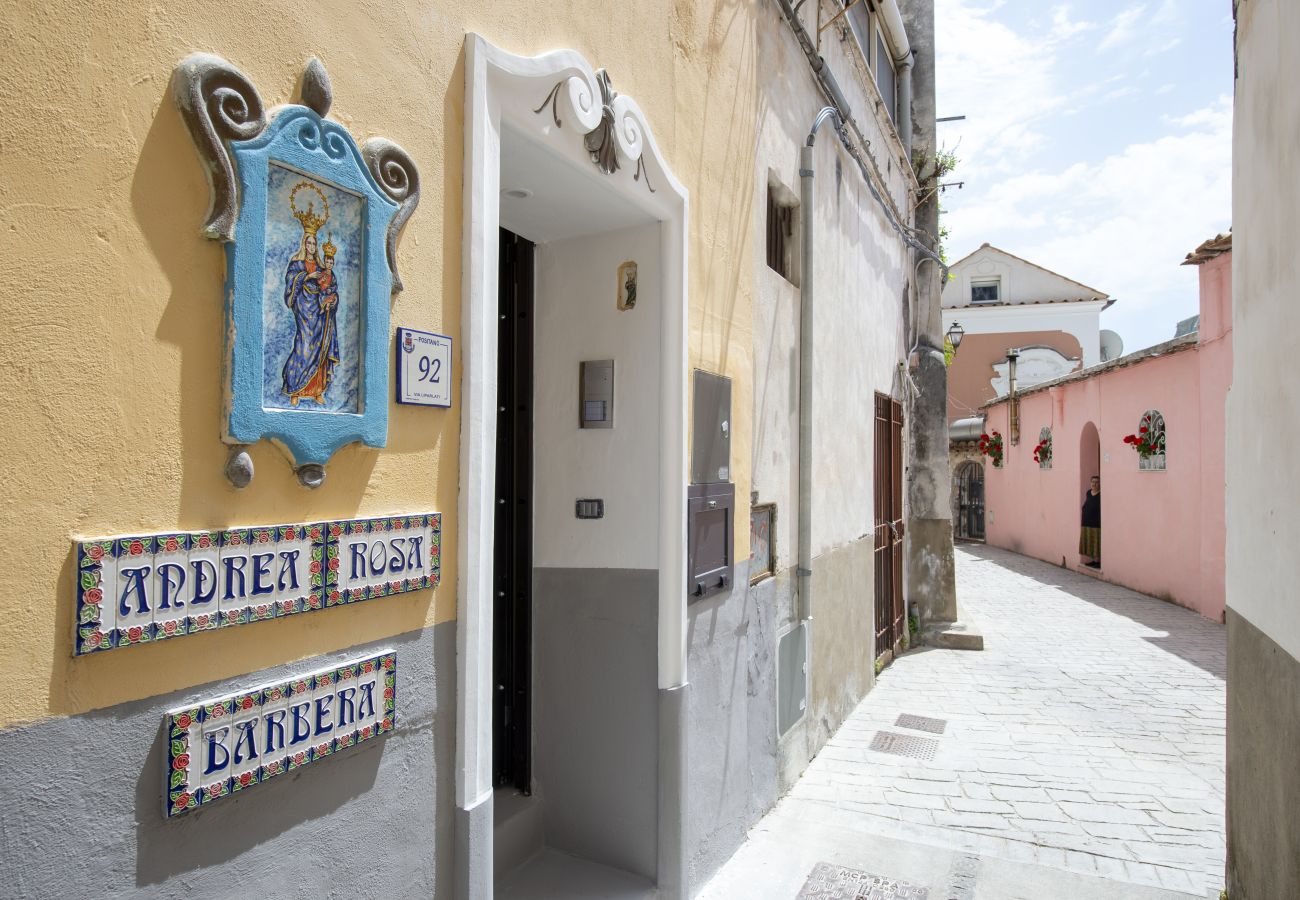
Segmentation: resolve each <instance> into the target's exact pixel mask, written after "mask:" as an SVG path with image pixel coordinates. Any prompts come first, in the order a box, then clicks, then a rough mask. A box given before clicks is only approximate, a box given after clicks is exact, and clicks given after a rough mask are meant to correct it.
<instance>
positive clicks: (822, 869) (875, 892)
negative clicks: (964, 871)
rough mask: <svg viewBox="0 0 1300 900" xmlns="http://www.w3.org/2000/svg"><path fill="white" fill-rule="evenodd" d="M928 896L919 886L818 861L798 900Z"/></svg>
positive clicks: (896, 899) (921, 898) (919, 899)
mask: <svg viewBox="0 0 1300 900" xmlns="http://www.w3.org/2000/svg"><path fill="white" fill-rule="evenodd" d="M929 896H930V891H929V890H928V889H927V888H923V887H920V886H919V885H915V884H911V883H909V882H906V881H899V880H897V879H895V878H886V877H885V876H883V875H873V874H872V873H870V872H861V871H858V870H857V869H846V868H845V867H844V866H833V865H831V864H830V863H824V862H819V863H818V864H817V865H815V866H813V870H812V874H811V875H809V876H808V880H807V881H805V882H804V884H803V890H801V891H799V897H798V900H929Z"/></svg>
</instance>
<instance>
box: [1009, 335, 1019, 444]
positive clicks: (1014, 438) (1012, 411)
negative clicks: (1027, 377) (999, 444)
mask: <svg viewBox="0 0 1300 900" xmlns="http://www.w3.org/2000/svg"><path fill="white" fill-rule="evenodd" d="M1018 359H1020V350H1019V348H1015V347H1013V348H1012V349H1010V350H1008V351H1007V383H1008V390H1007V426H1008V427H1007V430H1008V431H1010V432H1011V446H1013V447H1014V446H1015V445H1016V444H1019V443H1020V405H1019V403H1017V401H1016V360H1018Z"/></svg>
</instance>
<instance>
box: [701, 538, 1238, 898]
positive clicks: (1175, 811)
mask: <svg viewBox="0 0 1300 900" xmlns="http://www.w3.org/2000/svg"><path fill="white" fill-rule="evenodd" d="M957 581H958V598H959V603H960V607H961V616H962V619H963V620H964V621H966V622H968V623H969V624H970V625H971V626H973V628H974V629H975V630H978V631H980V632H981V633H982V634H983V635H984V639H985V648H986V649H985V650H984V651H983V652H971V651H957V650H937V649H928V648H923V649H920V650H917V651H914V652H912V653H908V654H905V655H903V656H902V657H901V658H900V659H898V660H897V661H896V662H895V663H894V664H893V665H892V666H891V667H890V668H888V669H886V670H885V671H884V672H883V673H882V674H881V676H880V678H879V680H878V682H877V684H876V687H875V688H874V689H873V690H872V692H871V693H870V694H869V695H868V696H867V697H866V698H865V699H864V700H863V702H862V703H861V704H860V705H859V707H858V708H857V710H856V711H855V712H854V713H853V715H852V716H851V717H850V718H849V719H848V721H846V722H845V723H844V725H843V726H842V727H841V729H840V731H839V732H838V733H837V734H836V735H835V737H834V738H833V739H832V740H831V741H830V742H829V743H828V744H827V745H826V747H825V748H823V750H822V752H821V753H820V754H819V755H818V756H817V758H816V759H815V760H814V761H813V762H812V763H811V764H810V765H809V767H808V769H807V771H806V772H805V773H804V775H803V777H802V778H801V779H800V780H799V782H798V783H797V784H796V785H795V787H794V788H792V790H791V791H790V793H789V794H788V795H787V796H786V797H785V798H784V799H783V800H782V801H781V803H780V804H779V805H778V807H777V809H776V810H774V811H773V813H772V814H771V816H769V818H771V819H774V821H778V822H781V823H783V824H779V825H773V826H770V827H769V828H768V830H769V831H770V830H771V829H772V828H776V829H778V830H780V829H785V830H787V831H788V830H790V829H792V828H793V829H798V827H799V825H798V823H800V822H805V823H808V824H809V825H814V824H815V825H816V826H817V827H835V826H843V827H845V828H851V829H853V830H854V831H856V832H857V833H859V834H861V833H863V832H868V833H874V834H877V835H880V836H882V837H887V838H890V839H893V840H897V841H906V842H913V843H916V844H924V845H928V846H931V847H935V848H945V849H947V850H950V851H953V852H959V853H964V854H968V855H971V856H976V857H979V858H981V859H986V858H989V859H998V860H1005V861H1013V862H1018V863H1024V864H1027V865H1031V866H1041V867H1046V868H1049V869H1053V870H1058V871H1059V870H1067V871H1070V872H1075V873H1080V874H1084V875H1091V876H1100V877H1101V878H1104V879H1108V880H1113V881H1115V882H1124V883H1126V884H1127V885H1131V886H1137V885H1147V886H1152V887H1159V888H1164V889H1167V890H1173V891H1181V892H1186V893H1190V894H1194V895H1195V896H1199V897H1206V896H1215V897H1217V896H1218V890H1219V888H1220V887H1222V885H1223V881H1224V879H1223V870H1224V857H1225V845H1224V836H1223V835H1224V820H1223V816H1224V813H1223V810H1224V774H1223V772H1224V702H1225V692H1224V673H1225V666H1226V645H1225V640H1224V637H1225V635H1224V629H1223V626H1221V625H1219V624H1216V623H1213V622H1210V621H1208V620H1206V619H1203V618H1201V617H1200V616H1198V615H1197V614H1195V613H1193V612H1190V611H1188V610H1185V609H1182V608H1180V607H1177V606H1173V605H1170V604H1167V603H1164V602H1162V601H1160V600H1156V599H1153V598H1150V597H1146V596H1144V595H1141V594H1137V593H1134V592H1132V591H1129V590H1126V589H1124V588H1120V587H1117V586H1115V585H1111V584H1107V583H1105V582H1102V581H1099V580H1096V579H1093V578H1090V577H1088V576H1085V575H1080V574H1078V573H1074V572H1069V571H1067V570H1064V569H1061V568H1058V567H1056V566H1052V565H1049V564H1047V563H1043V562H1040V561H1038V560H1033V559H1029V558H1027V557H1023V556H1019V555H1016V554H1013V553H1009V552H1006V551H1001V550H997V549H994V548H988V547H984V546H980V545H959V548H958V551H957ZM814 627H815V625H814ZM901 714H910V715H918V716H925V717H931V718H935V719H941V720H943V721H944V723H945V724H944V726H943V731H942V733H938V734H936V733H930V732H926V731H924V730H921V729H918V728H915V727H913V728H907V727H901V726H900V725H898V724H897V720H898V717H899V716H900V715H901ZM912 724H913V725H918V724H922V723H917V722H913V723H912ZM881 733H886V734H893V735H905V736H907V737H909V738H916V739H920V740H919V741H909V742H907V743H912V744H916V745H918V746H919V747H920V750H921V752H922V753H923V754H924V755H930V754H932V755H930V758H914V757H909V756H900V755H894V754H891V753H886V752H880V750H879V749H872V747H873V741H874V742H875V746H876V747H880V746H881V743H880V741H881V740H882V739H881V738H879V737H878V735H879V734H881ZM927 740H928V741H930V742H932V743H926V741H927ZM914 749H915V748H914ZM762 831H764V823H760V825H759V826H757V827H756V828H755V830H754V833H752V835H751V843H754V842H755V841H756V840H757V839H758V837H757V835H758V834H759V833H760V832H762ZM771 836H772V837H774V838H775V839H776V840H777V842H778V845H779V841H780V836H779V834H773V835H771ZM747 849H748V847H747V848H742V850H741V851H740V852H739V853H738V854H737V858H736V859H735V860H733V862H736V861H737V860H739V861H740V864H741V865H743V864H744V860H743V859H742V856H743V854H745V852H746V850H747ZM769 856H770V854H769ZM728 866H729V867H730V866H731V864H728ZM877 871H879V869H877ZM725 873H726V869H724V873H723V874H725ZM733 874H734V873H733ZM884 874H888V875H891V877H901V876H900V875H899V874H898V873H884ZM975 877H976V879H977V878H978V873H976V876H975ZM715 880H719V881H720V882H726V881H727V880H728V879H727V878H720V879H715ZM931 883H933V882H931ZM710 887H712V885H711V886H710ZM1061 890H1064V889H1063V888H1061ZM706 896H719V897H721V896H730V894H728V893H726V892H725V891H722V892H718V893H716V895H710V894H708V893H706ZM790 896H793V894H791V895H790ZM931 896H932V897H933V896H935V894H933V893H932V894H931ZM944 896H947V895H946V894H944ZM954 896H957V894H954ZM962 896H980V892H978V891H975V892H974V893H972V894H962ZM1026 896H1032V895H1026ZM1039 896H1057V894H1056V893H1054V892H1053V893H1048V894H1041V895H1039ZM1066 896H1068V895H1066ZM1144 896H1145V895H1144Z"/></svg>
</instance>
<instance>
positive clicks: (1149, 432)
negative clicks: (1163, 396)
mask: <svg viewBox="0 0 1300 900" xmlns="http://www.w3.org/2000/svg"><path fill="white" fill-rule="evenodd" d="M1137 433H1138V439H1139V441H1140V442H1141V443H1139V444H1138V445H1137V446H1138V469H1139V470H1141V471H1143V472H1163V471H1164V470H1165V417H1164V416H1162V415H1161V414H1160V410H1158V409H1149V410H1147V411H1146V412H1145V413H1143V414H1142V420H1141V422H1140V423H1139V424H1138V432H1137ZM1143 445H1145V447H1146V448H1149V449H1147V450H1145V451H1144V450H1143Z"/></svg>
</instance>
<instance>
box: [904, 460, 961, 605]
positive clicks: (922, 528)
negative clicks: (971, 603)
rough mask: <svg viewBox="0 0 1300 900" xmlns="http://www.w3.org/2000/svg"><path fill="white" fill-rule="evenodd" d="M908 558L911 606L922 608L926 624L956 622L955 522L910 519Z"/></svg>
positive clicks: (908, 592)
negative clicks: (953, 527) (953, 533)
mask: <svg viewBox="0 0 1300 900" xmlns="http://www.w3.org/2000/svg"><path fill="white" fill-rule="evenodd" d="M945 465H946V457H945ZM906 555H907V564H906V565H907V582H906V583H907V594H906V597H907V603H908V607H909V608H910V607H911V605H912V603H916V604H917V606H918V607H920V610H921V620H922V622H923V623H934V622H956V621H957V570H956V566H955V563H954V560H953V544H952V519H948V518H943V519H922V518H912V519H909V520H908V522H907V546H906Z"/></svg>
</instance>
